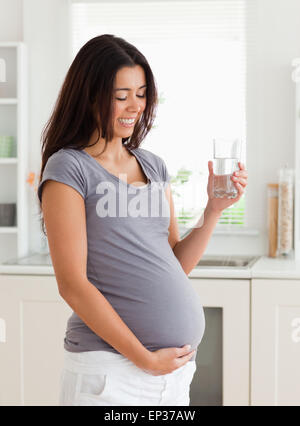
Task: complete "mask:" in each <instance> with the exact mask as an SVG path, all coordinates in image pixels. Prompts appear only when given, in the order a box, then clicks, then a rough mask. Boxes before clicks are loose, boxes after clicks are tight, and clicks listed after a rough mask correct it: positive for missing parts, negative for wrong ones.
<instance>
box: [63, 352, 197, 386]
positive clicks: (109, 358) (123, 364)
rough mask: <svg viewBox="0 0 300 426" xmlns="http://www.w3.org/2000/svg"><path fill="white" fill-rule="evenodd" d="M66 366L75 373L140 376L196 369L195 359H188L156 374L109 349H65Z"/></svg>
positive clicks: (177, 372)
mask: <svg viewBox="0 0 300 426" xmlns="http://www.w3.org/2000/svg"><path fill="white" fill-rule="evenodd" d="M64 368H65V369H66V370H68V371H71V372H73V373H81V374H92V375H93V374H107V372H109V373H110V374H113V375H116V376H117V375H120V374H122V375H128V376H131V375H135V376H140V377H145V376H146V377H148V376H149V378H153V380H154V381H155V380H158V379H157V378H159V377H166V378H168V377H169V376H175V377H176V376H177V375H181V374H184V372H185V371H186V370H187V369H189V368H192V369H194V370H195V369H196V362H195V361H188V362H187V363H186V364H184V365H182V366H181V367H179V368H177V369H176V370H174V371H172V372H171V373H168V374H164V375H160V376H154V375H151V374H150V373H147V372H145V371H144V370H142V369H141V368H139V367H137V366H136V365H135V364H134V363H133V362H132V361H130V360H129V359H128V358H126V357H124V356H123V355H122V354H117V353H115V352H108V351H89V352H69V351H67V350H64Z"/></svg>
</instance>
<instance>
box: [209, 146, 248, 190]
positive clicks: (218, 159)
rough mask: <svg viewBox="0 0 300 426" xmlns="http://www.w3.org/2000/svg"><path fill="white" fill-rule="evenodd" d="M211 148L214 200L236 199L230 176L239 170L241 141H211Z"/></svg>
mask: <svg viewBox="0 0 300 426" xmlns="http://www.w3.org/2000/svg"><path fill="white" fill-rule="evenodd" d="M213 148H214V158H213V166H214V178H213V193H214V196H215V197H216V198H236V197H237V196H238V190H237V189H236V187H235V185H234V182H233V181H232V179H231V176H232V175H233V173H234V172H235V171H238V170H239V165H238V162H239V161H240V155H241V141H240V140H239V139H232V140H231V139H213Z"/></svg>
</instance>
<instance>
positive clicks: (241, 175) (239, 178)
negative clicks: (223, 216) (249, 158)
mask: <svg viewBox="0 0 300 426" xmlns="http://www.w3.org/2000/svg"><path fill="white" fill-rule="evenodd" d="M238 165H239V168H240V170H239V171H237V172H234V174H233V176H231V177H230V179H231V180H232V181H233V183H234V185H235V187H236V189H237V190H238V195H237V197H236V198H215V197H214V194H213V179H214V172H213V162H212V161H209V162H208V170H209V177H208V184H207V194H208V204H209V205H210V207H211V209H212V210H213V211H215V212H218V213H221V212H222V211H223V210H225V209H227V207H229V206H231V205H232V204H235V203H237V202H238V201H239V200H240V198H241V197H242V195H243V194H244V192H245V188H246V186H247V184H248V181H247V180H248V173H247V171H246V170H245V166H244V165H243V164H242V163H241V162H239V163H238ZM234 178H236V180H234Z"/></svg>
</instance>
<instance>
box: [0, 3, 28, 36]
mask: <svg viewBox="0 0 300 426" xmlns="http://www.w3.org/2000/svg"><path fill="white" fill-rule="evenodd" d="M22 40H23V0H0V41H22Z"/></svg>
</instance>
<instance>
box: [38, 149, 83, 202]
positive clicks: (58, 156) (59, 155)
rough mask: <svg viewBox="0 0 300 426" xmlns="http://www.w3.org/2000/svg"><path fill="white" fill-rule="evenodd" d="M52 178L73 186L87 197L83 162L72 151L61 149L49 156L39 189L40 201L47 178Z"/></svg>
mask: <svg viewBox="0 0 300 426" xmlns="http://www.w3.org/2000/svg"><path fill="white" fill-rule="evenodd" d="M50 179H51V180H55V181H57V182H61V183H64V184H66V185H69V186H71V187H72V188H74V189H76V191H78V192H79V194H80V195H81V196H82V197H83V198H84V199H85V197H86V179H85V177H84V174H83V171H82V167H81V164H80V163H79V161H78V159H77V158H76V157H75V156H74V155H73V154H72V153H70V152H68V151H66V150H64V149H61V150H59V151H57V152H55V153H54V154H52V155H51V157H49V158H48V161H47V163H46V166H45V168H44V172H43V176H42V180H41V182H40V184H39V186H38V190H37V194H38V198H39V200H40V202H41V201H42V191H43V185H44V183H45V182H46V180H50Z"/></svg>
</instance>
